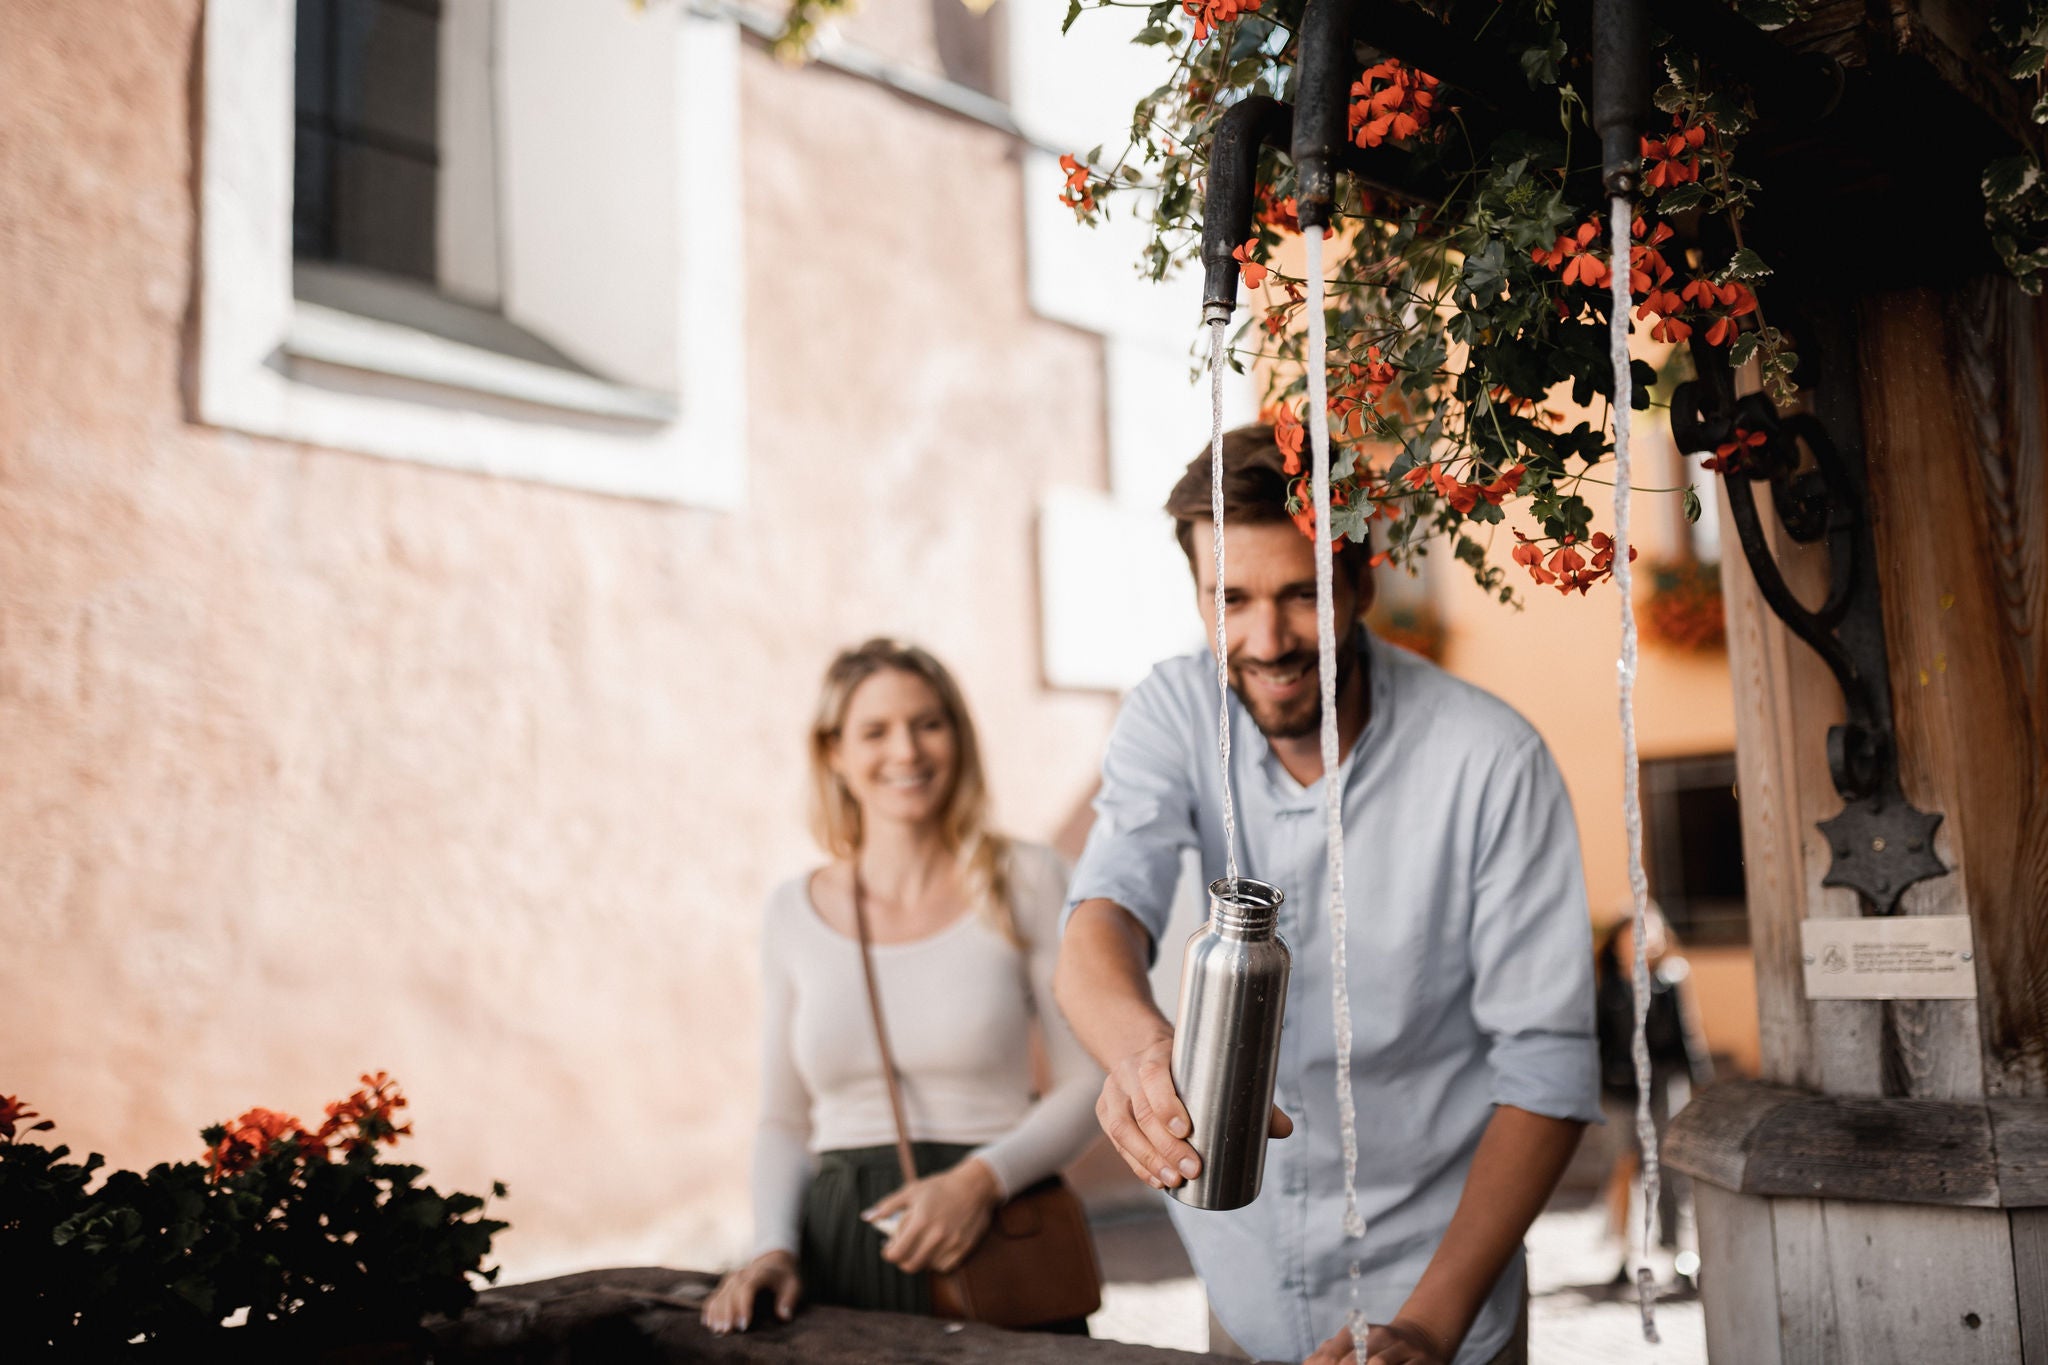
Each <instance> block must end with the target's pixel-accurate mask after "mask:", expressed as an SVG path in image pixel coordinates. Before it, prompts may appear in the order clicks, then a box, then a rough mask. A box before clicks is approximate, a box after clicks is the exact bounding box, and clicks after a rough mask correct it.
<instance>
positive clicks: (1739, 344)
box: [1728, 332, 1763, 369]
mask: <svg viewBox="0 0 2048 1365" xmlns="http://www.w3.org/2000/svg"><path fill="white" fill-rule="evenodd" d="M1762 340H1763V337H1762V335H1761V334H1760V333H1757V332H1744V333H1743V334H1742V335H1740V336H1738V337H1736V338H1735V340H1734V341H1733V342H1732V343H1730V345H1729V347H1728V363H1729V364H1730V365H1731V366H1734V367H1735V368H1737V369H1740V368H1741V367H1742V366H1744V365H1747V364H1748V363H1749V359H1750V357H1751V356H1753V355H1755V354H1756V348H1757V343H1758V342H1760V341H1762Z"/></svg>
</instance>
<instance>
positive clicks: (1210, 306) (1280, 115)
mask: <svg viewBox="0 0 2048 1365" xmlns="http://www.w3.org/2000/svg"><path fill="white" fill-rule="evenodd" d="M1293 114H1294V111H1293V110H1291V109H1289V108H1288V107H1287V106H1286V105H1284V104H1282V103H1281V102H1280V101H1279V100H1276V99H1271V98H1268V97H1267V96H1264V95H1253V96H1251V97H1249V98H1248V99H1245V100H1242V101H1240V102H1238V103H1237V104H1235V105H1233V106H1231V108H1230V109H1229V110H1228V111H1227V112H1226V113H1225V114H1224V115H1223V118H1222V120H1221V122H1220V123H1219V124H1218V126H1217V129H1216V142H1215V145H1214V146H1212V147H1211V148H1210V149H1209V191H1208V195H1207V197H1206V198H1205V199H1204V200H1203V206H1202V271H1203V283H1202V322H1203V323H1204V324H1205V325H1208V324H1213V323H1218V322H1229V321H1230V315H1231V313H1232V312H1233V311H1234V310H1235V309H1236V307H1237V279H1238V264H1237V259H1236V257H1234V256H1232V255H1231V254H1230V253H1231V252H1232V251H1234V250H1236V249H1237V246H1238V244H1239V243H1240V242H1242V241H1244V240H1245V239H1246V238H1247V237H1249V236H1251V235H1252V214H1253V213H1254V212H1255V211H1256V210H1257V208H1258V187H1259V149H1260V148H1262V147H1265V146H1268V145H1271V146H1274V147H1280V146H1284V145H1285V143H1284V142H1283V141H1282V139H1283V138H1285V137H1286V135H1287V128H1288V125H1289V123H1290V122H1291V121H1292V119H1293Z"/></svg>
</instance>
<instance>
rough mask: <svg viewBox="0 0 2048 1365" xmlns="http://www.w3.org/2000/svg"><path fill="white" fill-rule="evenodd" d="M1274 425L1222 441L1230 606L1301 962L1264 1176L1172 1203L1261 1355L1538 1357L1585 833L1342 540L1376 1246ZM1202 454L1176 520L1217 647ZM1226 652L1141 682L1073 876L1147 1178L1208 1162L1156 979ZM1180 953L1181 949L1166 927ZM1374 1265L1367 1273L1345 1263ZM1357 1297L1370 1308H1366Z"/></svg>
mask: <svg viewBox="0 0 2048 1365" xmlns="http://www.w3.org/2000/svg"><path fill="white" fill-rule="evenodd" d="M1283 463H1284V457H1283V456H1282V454H1281V453H1280V451H1279V450H1277V449H1276V448H1275V447H1274V445H1273V440H1272V434H1271V431H1270V429H1268V428H1265V427H1248V428H1242V429H1240V430H1238V431H1235V432H1232V433H1230V435H1229V436H1228V437H1227V438H1226V441H1225V465H1226V478H1225V512H1224V527H1225V530H1224V546H1225V549H1226V551H1227V553H1228V558H1229V565H1228V572H1227V580H1226V589H1227V596H1226V602H1225V608H1224V615H1225V625H1226V632H1227V637H1228V642H1229V643H1228V655H1229V664H1230V678H1231V693H1232V695H1231V698H1230V723H1231V737H1232V738H1231V745H1232V762H1231V783H1232V788H1233V793H1234V796H1235V800H1236V826H1237V838H1238V850H1237V852H1238V864H1239V868H1240V870H1241V871H1242V872H1243V874H1244V875H1246V876H1251V877H1257V878H1259V879H1261V880H1264V881H1268V882H1272V883H1274V884H1275V885H1277V886H1279V887H1280V888H1281V889H1282V890H1283V891H1284V892H1285V893H1286V897H1287V899H1286V902H1285V904H1284V905H1283V906H1282V908H1281V919H1280V933H1281V936H1282V937H1283V938H1285V939H1286V941H1287V943H1288V946H1289V947H1290V948H1291V949H1292V950H1293V954H1294V973H1293V979H1292V981H1291V983H1290V985H1289V988H1288V994H1287V1022H1286V1028H1285V1031H1284V1032H1283V1034H1282V1037H1281V1049H1280V1072H1279V1082H1278V1086H1277V1088H1276V1092H1275V1099H1276V1102H1277V1109H1276V1113H1275V1114H1274V1116H1273V1128H1272V1131H1273V1134H1274V1136H1275V1137H1280V1136H1284V1135H1287V1134H1289V1133H1291V1134H1292V1137H1291V1140H1288V1141H1281V1142H1275V1143H1273V1144H1272V1145H1271V1146H1270V1147H1269V1148H1268V1150H1267V1157H1266V1173H1265V1183H1264V1186H1263V1188H1262V1190H1261V1192H1260V1195H1259V1197H1258V1199H1257V1200H1255V1201H1254V1202H1253V1203H1252V1204H1251V1205H1250V1206H1248V1207H1246V1208H1243V1209H1239V1210H1236V1211H1232V1212H1228V1213H1216V1212H1203V1211H1198V1210H1192V1209H1188V1208H1185V1207H1183V1206H1182V1205H1180V1204H1178V1203H1169V1205H1168V1207H1169V1209H1170V1210H1171V1212H1172V1214H1173V1217H1174V1221H1175V1223H1176V1224H1177V1225H1178V1228H1179V1231H1180V1234H1181V1237H1182V1240H1183V1241H1184V1242H1185V1243H1186V1244H1187V1247H1188V1251H1189V1254H1190V1256H1191V1257H1192V1258H1193V1260H1194V1263H1195V1269H1196V1271H1197V1272H1198V1273H1199V1274H1200V1275H1201V1277H1202V1281H1203V1283H1204V1285H1205V1286H1206V1287H1207V1290H1208V1293H1209V1299H1210V1304H1211V1306H1212V1308H1213V1309H1214V1311H1215V1313H1216V1316H1217V1318H1218V1320H1220V1322H1221V1323H1222V1325H1223V1326H1224V1328H1225V1329H1226V1330H1227V1331H1228V1332H1229V1333H1230V1335H1231V1336H1232V1337H1233V1338H1234V1339H1235V1340H1236V1341H1237V1342H1238V1343H1240V1344H1241V1345H1242V1346H1243V1347H1245V1348H1246V1349H1247V1350H1249V1351H1251V1352H1252V1353H1253V1354H1254V1355H1256V1356H1258V1357H1260V1358H1262V1359H1285V1360H1299V1359H1302V1358H1303V1357H1310V1358H1312V1359H1314V1360H1316V1361H1318V1362H1322V1361H1329V1362H1337V1361H1343V1360H1349V1359H1350V1358H1351V1356H1352V1351H1351V1342H1350V1337H1349V1335H1348V1333H1346V1332H1345V1330H1344V1324H1345V1321H1346V1314H1347V1311H1348V1310H1349V1309H1350V1308H1351V1307H1352V1306H1353V1305H1354V1304H1355V1305H1356V1306H1357V1307H1358V1308H1359V1309H1361V1310H1362V1311H1363V1312H1364V1313H1365V1315H1366V1317H1367V1319H1368V1320H1369V1321H1371V1322H1373V1323H1376V1324H1381V1326H1378V1327H1376V1328H1375V1329H1374V1332H1373V1334H1372V1336H1371V1338H1370V1340H1369V1343H1368V1348H1369V1350H1370V1352H1371V1355H1370V1359H1369V1362H1368V1365H1409V1363H1410V1362H1413V1363H1414V1365H1490V1363H1491V1362H1515V1361H1520V1360H1521V1359H1523V1354H1522V1353H1523V1351H1524V1350H1525V1342H1524V1341H1523V1340H1522V1337H1523V1334H1524V1333H1525V1331H1526V1328H1525V1326H1523V1327H1518V1318H1519V1317H1520V1316H1521V1311H1520V1310H1521V1308H1522V1304H1523V1299H1524V1281H1523V1265H1522V1250H1521V1241H1522V1237H1523V1235H1524V1234H1525V1233H1526V1232H1527V1231H1528V1227H1529V1224H1530V1223H1531V1222H1532V1221H1533V1220H1534V1218H1535V1216H1536V1214H1537V1213H1538V1212H1539V1211H1540V1210H1541V1209H1542V1207H1543V1204H1544V1201H1545V1200H1546V1199H1547V1198H1548V1197H1549V1194H1550V1191H1551V1189H1552V1187H1553V1186H1554V1185H1555V1184H1556V1182H1557V1178H1558V1176H1559V1175H1560V1174H1561V1173H1562V1171H1563V1169H1564V1166H1565V1163H1566V1162H1567V1161H1568V1160H1569V1159H1570V1157H1571V1153H1572V1150H1573V1148H1574V1147H1576V1146H1577V1143H1578V1139H1579V1134H1580V1132H1581V1131H1582V1129H1583V1127H1584V1125H1585V1124H1586V1123H1587V1122H1589V1121H1592V1120H1595V1119H1597V1118H1598V1116H1599V1112H1600V1110H1599V1075H1598V1064H1597V1049H1596V1045H1595V1041H1594V1025H1593V980H1592V960H1593V959H1592V944H1591V931H1590V928H1589V924H1588V918H1587V909H1586V893H1585V885H1584V879H1583V876H1582V873H1581V870H1580V864H1579V842H1578V832H1577V828H1576V826H1575V825H1574V823H1573V820H1572V813H1571V806H1570V802H1569V800H1568V798H1567V797H1566V794H1565V790H1564V785H1563V782H1562V781H1561V780H1560V778H1559V776H1558V772H1557V768H1556V765H1555V764H1554V763H1553V762H1552V761H1551V758H1550V754H1549V751H1548V750H1547V749H1546V748H1545V747H1544V744H1543V741H1542V739H1541V738H1540V737H1539V736H1538V735H1537V733H1536V731H1535V730H1534V729H1533V728H1532V727H1531V726H1530V725H1529V723H1528V722H1527V721H1525V720H1523V719H1522V718H1521V717H1520V716H1519V715H1517V714H1516V713H1515V712H1514V711H1513V710H1511V709H1510V708H1509V707H1508V706H1507V705H1505V704H1504V703H1502V702H1501V701H1499V700H1497V699H1496V698H1494V697H1492V696H1489V695H1488V694H1486V693H1485V692H1482V691H1480V690H1479V689H1478V688H1476V687H1473V686H1471V685H1470V684H1467V683H1464V682H1461V681H1459V680H1457V679H1455V678H1452V677H1451V676H1450V675H1448V674H1446V673H1444V672H1443V671H1442V670H1440V669H1438V668H1436V667H1435V666H1434V665H1432V664H1430V663H1428V662H1426V661H1424V660H1423V659H1421V658H1419V657H1417V656H1415V655H1412V654H1409V653H1407V652H1405V651H1403V650H1400V649H1397V648H1394V647H1392V646H1389V645H1386V644H1384V643H1382V642H1380V641H1378V640H1377V639H1375V638H1374V637H1373V636H1372V635H1371V634H1370V633H1368V632H1367V631H1366V630H1365V629H1364V627H1363V626H1362V625H1359V624H1357V623H1358V620H1359V618H1360V616H1362V615H1363V613H1364V611H1365V609H1366V608H1367V607H1368V606H1369V605H1370V604H1371V600H1372V576H1371V569H1370V568H1369V567H1368V565H1367V564H1366V562H1365V560H1366V554H1367V552H1366V550H1365V548H1364V547H1361V546H1350V547H1348V548H1345V549H1343V550H1342V551H1341V552H1340V553H1339V555H1338V557H1337V574H1336V576H1337V585H1336V605H1337V619H1338V621H1339V623H1340V629H1343V630H1344V631H1345V633H1346V638H1345V642H1344V644H1343V645H1342V646H1341V647H1340V649H1339V657H1340V661H1341V662H1340V668H1339V685H1338V703H1337V710H1338V731H1339V744H1340V748H1339V752H1340V754H1342V755H1343V757H1342V758H1341V760H1340V763H1339V767H1338V771H1337V773H1336V779H1335V780H1337V781H1338V782H1341V783H1342V784H1343V810H1344V829H1345V847H1344V856H1345V887H1346V898H1345V899H1346V904H1347V908H1348V914H1349V918H1350V935H1349V949H1348V976H1349V987H1350V997H1351V1013H1352V1048H1351V1056H1350V1057H1349V1058H1348V1059H1347V1060H1348V1064H1349V1065H1350V1067H1351V1075H1352V1079H1353V1087H1354V1096H1355V1100H1356V1111H1357V1116H1358V1152H1359V1157H1358V1179H1357V1190H1358V1200H1359V1208H1360V1211H1361V1212H1362V1213H1363V1215H1364V1217H1365V1220H1366V1233H1365V1236H1364V1237H1363V1238H1362V1239H1359V1240H1355V1241H1354V1240H1353V1239H1351V1238H1349V1237H1347V1236H1346V1234H1345V1231H1344V1226H1343V1205H1344V1194H1343V1165H1342V1162H1343V1157H1342V1149H1341V1139H1340V1124H1339V1120H1338V1115H1337V1106H1336V1069H1335V1068H1336V1061H1337V1059H1336V1044H1335V1039H1334V1031H1333V1017H1332V1004H1331V986H1332V980H1331V976H1330V971H1331V960H1332V959H1331V949H1332V943H1331V936H1330V932H1329V922H1328V899H1329V896H1328V888H1327V884H1326V880H1325V871H1324V844H1323V840H1324V829H1325V820H1324V813H1323V812H1324V799H1325V798H1324V793H1323V786H1322V783H1323V780H1324V774H1323V771H1322V760H1321V754H1320V748H1319V739H1318V733H1319V726H1320V722H1321V698H1320V693H1319V690H1318V685H1317V678H1316V668H1315V664H1316V625H1315V570H1314V559H1313V556H1312V553H1311V547H1310V542H1309V541H1308V539H1307V538H1306V537H1304V536H1303V535H1302V533H1301V532H1300V530H1298V529H1297V528H1296V526H1295V525H1294V524H1293V523H1292V522H1290V520H1289V518H1288V513H1287V507H1286V497H1287V485H1288V482H1289V480H1288V478H1287V476H1286V474H1285V473H1284V472H1283ZM1209 507H1210V493H1209V457H1208V455H1207V454H1206V453H1204V454H1203V455H1202V456H1201V457H1200V458H1198V459H1197V460H1196V461H1195V462H1194V463H1193V464H1191V465H1190V466H1189V468H1188V472H1187V474H1186V475H1185V476H1184V477H1183V478H1182V480H1181V483H1180V485H1179V486H1178V487H1177V488H1176V489H1175V490H1174V495H1173V497H1172V498H1171V499H1169V501H1168V503H1167V510H1168V511H1170V512H1172V513H1173V514H1174V515H1175V518H1176V521H1177V523H1178V530H1179V533H1180V537H1181V543H1182V546H1183V548H1185V549H1186V550H1187V551H1188V556H1189V562H1190V564H1191V566H1192V567H1193V569H1194V577H1195V586H1196V590H1197V591H1196V596H1197V598H1198V600H1199V601H1200V603H1201V604H1202V607H1203V611H1204V615H1205V616H1207V617H1210V618H1211V619H1210V620H1209V625H1210V628H1211V630H1210V634H1211V638H1212V639H1213V638H1214V625H1215V622H1214V620H1213V606H1212V603H1213V600H1214V589H1215V583H1214V577H1213V573H1214V570H1213V563H1214V559H1213V555H1212V553H1211V523H1210V521H1209ZM1217 706H1218V695H1217V686H1216V672H1215V662H1214V659H1213V657H1212V655H1211V654H1210V653H1209V652H1208V651H1206V650H1204V651H1198V652H1196V653H1194V654H1191V655H1188V656H1185V657H1182V658H1178V659H1173V660H1169V661H1168V662H1166V663H1164V664H1161V665H1160V666H1159V667H1158V668H1157V669H1155V670H1154V671H1153V673H1152V674H1151V676H1150V677H1148V678H1147V679H1146V680H1145V681H1144V682H1143V683H1141V684H1139V685H1138V687H1137V688H1135V689H1134V690H1133V691H1132V692H1131V694H1130V696H1129V697H1128V698H1127V699H1126V700H1125V702H1124V707H1123V710H1122V713H1121V714H1120V715H1119V717H1118V719H1117V724H1116V728H1115V731H1114V732H1113V733H1112V735H1111V737H1110V740H1109V746H1108V749H1107V752H1106V753H1105V755H1104V758H1103V764H1102V788H1101V793H1100V795H1099V796H1098V797H1097V798H1096V802H1095V809H1096V821H1095V825H1094V827H1093V829H1092V831H1091V833H1090V835H1089V838H1088V846H1087V850H1086V851H1085V852H1084V853H1083V854H1082V856H1081V861H1080V864H1079V866H1078V867H1077V868H1076V869H1075V873H1074V878H1073V882H1072V884H1071V886H1070V888H1069V893H1068V904H1069V911H1068V922H1067V927H1066V931H1065V937H1064V939H1063V942H1062V946H1061V954H1060V964H1059V973H1058V978H1057V982H1056V989H1057V992H1058V996H1059V1000H1060V1004H1061V1007H1062V1008H1063V1010H1064V1011H1065V1013H1066V1015H1067V1017H1068V1019H1069V1021H1070V1022H1071V1023H1072V1024H1073V1026H1074V1030H1075V1032H1076V1033H1077V1034H1078V1035H1079V1036H1080V1038H1081V1041H1082V1042H1083V1043H1084V1044H1086V1045H1087V1046H1088V1048H1089V1049H1090V1051H1092V1052H1093V1053H1094V1054H1095V1056H1096V1058H1097V1059H1098V1060H1099V1061H1101V1062H1102V1064H1103V1066H1104V1067H1105V1068H1106V1069H1107V1070H1108V1072H1109V1079H1108V1080H1107V1082H1106V1083H1105V1084H1104V1086H1103V1091H1102V1097H1101V1100H1100V1102H1099V1103H1098V1105H1097V1115H1098V1117H1099V1118H1100V1119H1101V1121H1102V1125H1103V1128H1104V1130H1105V1131H1106V1132H1107V1133H1108V1134H1109V1136H1110V1138H1111V1140H1112V1141H1113V1142H1114V1143H1115V1144H1116V1147H1117V1150H1118V1152H1119V1153H1120V1154H1121V1155H1122V1156H1123V1158H1124V1160H1125V1161H1126V1162H1128V1163H1129V1164H1130V1166H1131V1169H1132V1170H1133V1171H1135V1172H1137V1173H1138V1175H1139V1176H1140V1177H1141V1178H1143V1179H1146V1180H1148V1181H1149V1182H1150V1183H1151V1184H1152V1185H1153V1186H1154V1187H1155V1188H1161V1189H1164V1188H1170V1187H1172V1186H1176V1185H1179V1184H1180V1183H1182V1181H1183V1180H1184V1179H1185V1178H1186V1177H1188V1176H1191V1175H1193V1174H1195V1173H1196V1172H1197V1171H1199V1169H1200V1165H1199V1157H1198V1156H1197V1155H1196V1153H1195V1151H1194V1149H1193V1148H1192V1147H1190V1146H1189V1145H1188V1143H1187V1142H1186V1141H1184V1140H1183V1139H1184V1138H1186V1136H1187V1135H1188V1131H1189V1130H1188V1120H1187V1112H1186V1110H1185V1109H1184V1108H1183V1107H1182V1106H1181V1104H1180V1102H1179V1099H1178V1098H1177V1096H1176V1095H1175V1093H1174V1090H1173V1081H1172V1077H1171V1074H1170V1071H1169V1068H1168V1061H1169V1058H1170V1056H1171V1050H1172V1028H1171V1025H1169V1024H1168V1022H1167V1021H1166V1019H1165V1018H1164V1017H1162V1016H1161V1015H1160V1013H1159V1011H1158V1009H1157V1008H1156V1007H1155V1006H1154V1004H1153V1000H1152V995H1151V992H1150V989H1149V987H1148V985H1147V981H1146V967H1147V965H1148V963H1149V962H1150V960H1151V958H1152V956H1153V955H1154V953H1155V952H1156V951H1158V939H1159V936H1160V934H1161V932H1162V931H1163V930H1164V928H1165V925H1166V921H1167V914H1168V910H1169V908H1170V903H1171V901H1172V898H1173V892H1174V885H1175V881H1176V878H1177V875H1178V872H1179V868H1180V862H1181V853H1182V850H1183V849H1185V848H1188V847H1193V848H1195V849H1198V850H1199V852H1200V855H1201V860H1202V868H1203V872H1204V875H1205V877H1208V878H1214V877H1219V876H1222V875H1223V871H1224V848H1223V822H1222V785H1221V778H1220V774H1219V765H1218V759H1217V744H1216V738H1217ZM1166 950H1167V951H1168V952H1171V953H1175V954H1177V953H1178V952H1179V951H1180V945H1179V944H1177V943H1176V944H1169V945H1166ZM1354 1262H1355V1263H1356V1264H1357V1265H1358V1267H1359V1274H1358V1277H1357V1279H1356V1280H1355V1281H1354V1280H1353V1278H1352V1277H1351V1275H1350V1273H1349V1271H1350V1267H1351V1265H1352V1264H1353V1263H1354ZM1354 1296H1355V1297H1354Z"/></svg>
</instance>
